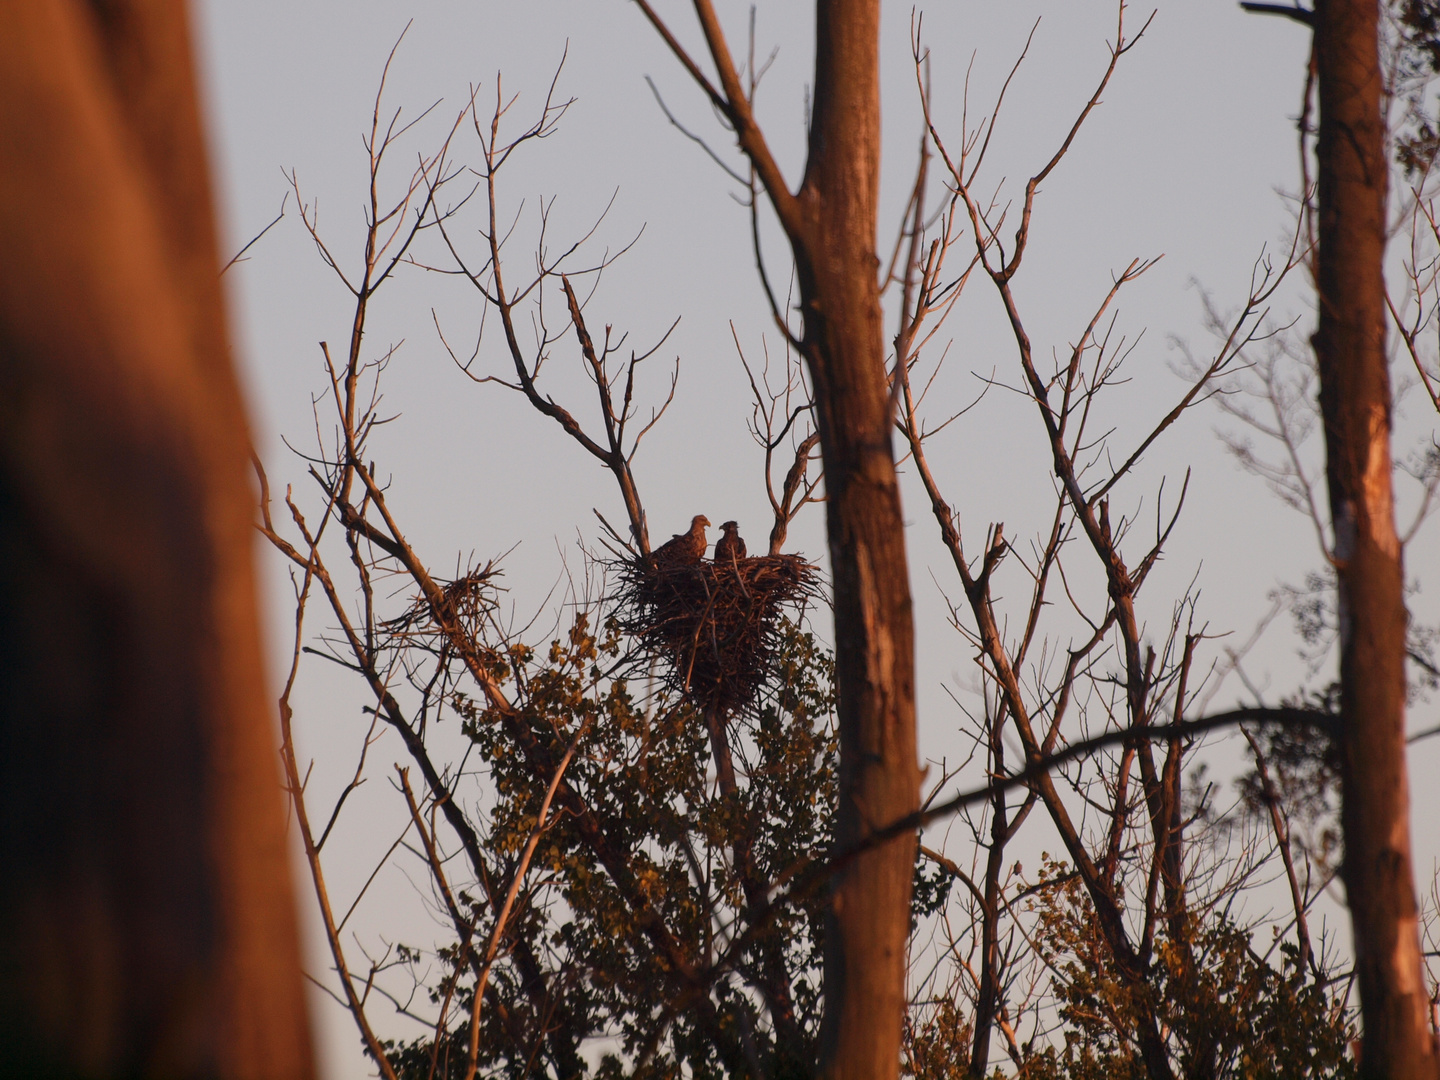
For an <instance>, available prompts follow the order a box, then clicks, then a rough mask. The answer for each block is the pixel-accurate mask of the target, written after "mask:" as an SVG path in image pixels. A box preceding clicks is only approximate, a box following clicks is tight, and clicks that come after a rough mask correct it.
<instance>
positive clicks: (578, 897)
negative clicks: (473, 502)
mask: <svg viewBox="0 0 1440 1080" xmlns="http://www.w3.org/2000/svg"><path fill="white" fill-rule="evenodd" d="M781 641H782V647H781V650H780V653H779V655H778V657H777V661H776V668H775V675H774V678H773V679H772V680H771V683H772V685H771V686H770V687H769V688H768V689H767V690H766V692H765V693H764V694H762V696H761V698H760V700H759V702H758V704H757V705H756V706H755V707H754V708H753V709H751V710H750V711H749V712H747V713H746V714H744V715H740V716H737V717H732V718H731V720H730V723H729V735H730V741H731V745H732V748H733V752H734V756H735V767H736V772H737V773H738V774H740V775H741V776H743V777H745V778H746V780H745V782H744V783H743V784H742V785H741V786H740V788H739V790H738V791H737V792H736V793H735V794H734V796H733V797H728V798H727V797H726V796H724V795H722V794H721V793H719V792H718V791H717V790H716V786H715V784H714V780H713V775H714V770H713V763H712V761H711V746H710V740H709V735H708V731H707V728H706V726H705V723H704V719H703V717H701V716H700V715H698V713H697V712H696V710H695V709H694V708H693V707H692V706H691V705H690V704H689V703H687V702H685V701H683V700H675V699H674V698H673V697H667V696H665V695H664V694H663V693H662V694H661V695H659V696H657V697H655V698H653V699H651V700H649V701H647V702H643V703H642V702H641V701H640V700H637V698H636V697H635V696H634V695H633V694H632V692H631V689H630V684H629V683H628V682H627V681H626V680H625V679H623V678H614V677H609V676H607V674H606V670H607V669H609V668H613V667H615V666H616V664H617V661H618V660H619V659H620V657H621V650H622V647H623V644H624V643H623V641H622V638H621V635H620V634H619V631H618V630H617V628H616V627H615V626H614V624H613V623H612V624H611V625H609V626H607V627H605V628H604V630H603V632H602V633H601V634H600V635H596V634H595V633H593V632H592V631H591V629H590V627H589V625H588V622H587V620H586V619H585V618H584V617H583V616H582V617H581V618H580V619H578V620H577V622H576V623H575V625H574V626H573V627H572V629H571V631H570V633H569V635H568V637H567V638H566V639H564V640H557V641H554V642H552V643H551V645H550V648H549V649H548V650H547V651H545V652H537V651H535V650H532V649H529V648H527V647H525V646H522V645H514V646H511V647H510V648H509V649H508V651H507V652H506V654H505V656H504V658H503V664H502V665H500V666H499V667H498V668H497V670H496V672H495V675H496V677H497V678H498V679H499V680H500V681H501V682H502V685H503V687H504V689H505V691H506V694H507V696H508V697H509V699H510V701H511V703H512V704H513V706H514V708H513V709H512V710H511V711H509V712H508V713H507V714H505V715H502V714H501V713H500V712H499V711H498V710H496V709H495V708H492V707H488V706H486V705H485V704H483V703H477V702H475V701H472V700H470V699H468V698H463V697H457V698H456V699H455V702H454V704H455V706H456V708H457V710H458V711H459V713H460V715H461V716H462V717H463V720H464V732H465V735H466V736H467V737H468V739H469V740H470V742H471V744H472V745H473V747H474V753H475V754H476V755H477V756H478V758H479V760H480V763H481V766H482V768H483V771H484V773H485V774H486V775H487V777H488V781H489V782H488V784H487V785H486V786H487V787H488V788H490V789H491V790H493V792H494V793H495V798H494V801H493V805H491V806H490V807H488V830H487V831H488V836H487V838H486V845H487V847H488V848H489V850H490V852H491V853H492V854H493V855H494V856H496V857H497V858H498V859H503V860H504V861H505V863H506V872H507V873H508V872H509V868H510V867H511V866H513V863H514V861H515V860H516V858H517V857H518V853H519V852H520V850H521V849H522V847H523V846H524V844H525V842H526V839H527V837H528V836H529V835H530V833H531V831H532V830H533V828H534V825H535V822H536V819H537V816H538V814H539V809H540V804H541V800H542V799H543V796H544V789H545V783H544V782H543V777H541V776H539V775H537V771H536V770H535V769H534V768H533V763H532V762H531V761H530V760H529V759H527V756H526V754H525V753H524V752H523V746H524V744H525V742H526V741H527V740H529V741H530V742H531V744H533V745H535V746H539V747H542V748H546V750H547V752H548V753H549V754H550V756H551V757H552V758H553V759H554V760H558V758H559V756H560V749H559V748H563V747H564V746H566V745H567V744H568V743H569V742H570V740H571V739H573V738H574V736H575V733H576V732H577V731H580V730H581V728H582V727H584V728H585V734H584V735H583V737H582V738H581V740H580V743H579V746H578V750H577V753H576V755H575V758H574V761H573V763H572V764H571V766H570V768H569V770H568V771H567V773H566V782H567V783H568V785H569V786H570V787H571V788H572V789H573V790H574V792H575V793H576V794H577V796H578V798H579V801H580V802H581V803H583V804H584V806H585V807H588V808H589V811H590V814H589V817H588V818H587V819H586V820H582V819H581V817H580V815H578V814H577V813H576V812H575V811H574V809H573V807H570V806H565V805H561V803H559V802H557V804H556V806H557V812H556V814H555V816H554V818H553V819H552V821H553V824H552V825H551V826H550V827H549V828H548V829H547V831H546V832H545V834H544V836H543V838H542V840H541V841H540V844H539V846H538V848H537V849H536V853H535V856H534V860H533V863H532V865H531V870H530V875H529V878H528V879H527V883H528V887H527V890H526V897H525V899H526V900H527V903H526V904H525V905H524V913H523V916H522V917H521V918H519V919H518V920H517V921H515V922H513V923H512V924H511V926H510V927H508V928H507V942H508V943H509V944H510V945H511V946H512V947H513V945H514V943H515V942H516V940H517V939H519V938H522V937H523V938H524V939H525V941H526V942H527V943H528V945H529V947H530V950H531V952H532V953H533V954H534V955H536V956H538V957H543V958H544V959H545V962H546V966H547V967H548V968H549V969H550V970H551V971H552V972H555V973H557V974H558V977H556V976H555V975H552V977H551V979H550V985H551V987H552V989H553V990H555V991H558V995H559V996H558V999H556V1000H553V1001H550V1002H548V1003H547V1005H548V1008H549V1010H550V1012H551V1013H552V1015H551V1016H548V1017H547V1016H544V1015H542V1013H543V1012H544V1011H545V1009H544V1008H542V1007H541V1006H539V1005H537V1003H535V1002H534V1001H532V1000H531V999H530V998H529V997H527V995H526V992H525V987H524V985H523V983H524V980H525V975H524V972H522V971H521V970H520V967H519V965H518V964H517V963H516V961H515V958H514V951H513V948H512V949H511V950H507V953H506V955H505V957H504V960H503V962H501V963H498V964H497V966H496V968H495V971H494V972H493V973H492V976H491V979H492V983H493V984H494V986H495V993H493V994H490V993H487V1001H486V1007H485V1009H484V1011H483V1019H482V1022H481V1050H480V1062H481V1067H482V1074H483V1075H506V1076H514V1077H516V1078H517V1080H518V1078H519V1077H520V1076H524V1075H533V1074H534V1072H535V1061H534V1057H535V1053H536V1050H537V1047H541V1046H543V1043H544V1038H543V1036H542V1032H543V1031H544V1030H545V1029H546V1028H547V1027H551V1026H553V1024H554V1022H555V1017H556V1016H563V1017H565V1018H566V1019H567V1022H568V1023H569V1024H571V1025H572V1026H573V1027H574V1029H575V1030H577V1031H579V1032H581V1033H583V1035H584V1037H586V1038H597V1037H601V1036H603V1037H606V1038H608V1039H611V1040H615V1041H616V1042H617V1043H618V1046H619V1052H618V1053H611V1054H609V1055H606V1056H605V1057H604V1058H603V1059H602V1060H601V1062H600V1065H599V1068H598V1073H599V1075H601V1076H613V1075H619V1074H620V1073H621V1072H623V1071H625V1069H627V1068H633V1067H634V1066H635V1064H636V1063H637V1062H643V1063H644V1067H643V1069H642V1070H641V1072H642V1073H643V1074H644V1075H647V1076H657V1077H658V1076H672V1075H679V1074H680V1073H684V1074H685V1075H688V1076H695V1077H720V1076H724V1075H727V1074H729V1073H731V1072H733V1070H734V1067H735V1066H736V1065H737V1064H738V1058H733V1057H732V1059H731V1060H722V1059H721V1055H720V1054H719V1053H718V1052H717V1050H716V1045H715V1044H716V1042H717V1039H716V1038H715V1036H716V1035H717V1033H718V1034H719V1035H720V1036H721V1038H720V1040H719V1041H720V1042H721V1043H722V1044H726V1045H729V1046H732V1047H733V1048H735V1049H736V1051H737V1052H738V1048H739V1047H741V1046H742V1045H743V1044H744V1043H745V1042H746V1041H747V1040H748V1041H749V1042H750V1043H751V1045H752V1048H753V1052H754V1053H755V1054H756V1055H757V1056H758V1057H759V1059H760V1060H761V1061H762V1062H764V1063H765V1069H766V1074H767V1076H778V1075H781V1074H782V1073H783V1072H784V1071H785V1068H784V1066H785V1064H786V1061H787V1060H788V1058H787V1056H786V1055H783V1054H780V1053H779V1051H778V1048H777V1046H776V1040H775V1036H774V1032H773V1031H771V1030H769V1028H768V1026H767V1024H766V1023H765V1022H763V1021H762V1019H761V1018H762V1016H763V1015H764V1010H763V1009H757V1007H756V1001H757V999H758V997H759V996H760V991H759V990H758V989H757V987H759V986H761V985H763V984H765V983H766V981H767V980H770V981H771V982H773V981H774V980H775V979H776V977H777V974H778V977H779V978H780V979H782V980H783V982H784V983H785V991H786V993H787V994H788V995H789V997H790V999H791V1001H792V1003H793V1008H794V1015H795V1022H796V1025H797V1027H798V1029H799V1031H800V1032H801V1034H802V1036H803V1038H804V1040H805V1042H806V1046H805V1047H804V1048H803V1049H804V1050H805V1054H804V1055H803V1056H804V1057H805V1058H809V1057H811V1054H810V1050H811V1049H812V1047H813V1040H814V1038H815V1035H816V1034H817V1032H818V1027H819V1019H820V1008H821V996H820V993H821V988H820V965H821V955H822V947H823V939H822V925H823V918H822V911H821V909H820V906H819V902H818V901H817V902H813V903H809V904H804V905H799V906H797V907H794V908H786V909H783V910H780V911H778V912H775V913H773V914H772V916H771V918H770V921H769V922H768V924H767V925H766V927H765V929H764V930H763V931H762V932H760V933H758V934H757V935H755V936H754V940H753V941H752V942H751V944H750V946H749V947H748V948H746V949H745V950H743V952H741V953H740V954H739V955H737V956H735V957H733V958H731V960H730V962H729V963H728V964H727V965H726V974H725V976H724V977H722V978H721V979H720V980H718V981H717V982H716V984H715V986H714V987H713V988H712V990H711V992H710V993H708V994H704V995H703V1000H704V1002H708V1003H712V1006H711V1007H691V1008H680V1009H676V1008H674V1007H673V1006H674V1005H675V1003H677V1002H684V1001H686V1000H688V999H687V994H690V993H691V991H692V990H693V987H692V984H691V983H690V982H688V981H687V978H688V976H687V969H688V970H689V971H701V970H704V969H705V968H707V967H708V966H709V965H711V964H713V963H714V962H715V961H716V960H717V958H718V957H719V956H720V955H721V954H722V953H723V951H724V950H725V948H726V946H727V942H728V940H729V937H730V936H731V935H732V934H734V933H735V932H737V931H739V930H743V929H744V928H745V927H746V926H747V925H748V923H749V921H750V920H749V917H748V916H749V912H748V910H747V904H746V895H745V889H744V883H743V882H742V881H741V879H740V874H739V872H738V870H737V866H736V859H735V854H734V853H735V850H736V845H737V843H738V844H741V845H742V846H743V849H744V850H746V851H748V852H749V856H750V859H751V861H752V863H753V866H754V874H755V876H756V877H757V878H758V879H759V880H761V881H763V882H769V881H773V880H775V879H776V878H778V877H779V876H780V875H781V874H782V873H783V872H784V871H786V870H787V869H789V868H790V867H791V866H792V864H794V863H795V862H796V861H797V860H799V859H801V858H802V857H806V856H811V855H814V854H815V853H816V852H817V851H824V850H826V849H828V846H829V844H830V827H831V820H832V816H833V806H834V802H835V763H836V751H837V747H836V739H835V733H834V726H833V719H832V716H833V711H834V697H833V690H832V688H831V686H832V674H833V664H832V661H831V658H830V656H829V655H828V654H827V653H826V652H825V651H824V650H823V649H821V648H820V646H819V645H818V644H817V643H816V642H815V640H814V638H813V637H812V636H811V635H810V634H807V633H804V632H802V631H801V630H800V629H799V628H798V627H796V626H794V625H793V624H789V623H787V624H785V626H784V630H783V634H782V636H781ZM587 829H594V830H598V836H599V838H600V839H599V841H598V846H597V840H596V833H595V832H594V831H591V832H587ZM607 854H608V855H609V856H610V858H608V859H607V858H605V857H602V856H604V855H607ZM476 892H477V893H478V892H479V890H476ZM465 899H466V903H467V904H468V905H469V907H470V911H471V913H472V915H473V917H474V919H475V921H476V924H477V925H478V926H479V927H481V934H482V935H483V934H485V933H487V932H488V931H487V929H486V928H487V927H488V926H489V925H490V909H489V907H488V905H487V903H486V902H485V899H484V897H483V895H470V894H467V895H466V898H465ZM657 927H658V928H659V929H657ZM667 942H668V948H667V944H666V943H667ZM482 947H483V945H482ZM442 959H443V960H444V961H445V963H446V964H447V965H449V968H450V970H449V973H448V975H447V981H445V982H442V983H440V984H439V985H437V986H434V987H432V988H431V991H430V992H431V997H432V999H433V1000H434V1001H435V1002H436V1003H437V1004H438V1003H439V1002H440V1001H441V1000H443V998H444V995H445V993H446V991H447V989H448V988H449V985H450V981H453V980H455V969H456V967H457V966H459V964H460V961H461V959H462V958H461V955H460V950H459V949H458V947H452V948H451V949H448V950H446V951H445V952H443V953H442ZM459 982H460V984H461V985H460V986H458V987H457V988H456V990H455V1000H454V1001H453V1002H452V1004H451V1006H450V1013H451V1016H452V1017H454V1018H456V1019H457V1020H458V1021H459V1022H457V1023H453V1024H452V1025H451V1031H450V1034H449V1035H448V1036H447V1038H446V1039H445V1040H444V1045H443V1046H442V1050H441V1054H440V1058H441V1061H442V1066H441V1067H440V1068H438V1069H437V1071H436V1075H437V1076H442V1077H447V1078H448V1077H452V1076H463V1074H464V1069H465V1065H466V1058H467V1054H466V1048H467V1046H468V1040H469V1027H468V1022H467V1021H466V1020H465V1018H466V1017H468V1014H469V1009H470V1006H471V1002H472V1001H473V997H471V996H470V995H471V994H472V993H473V989H472V987H473V982H474V980H473V976H471V975H469V974H463V975H462V976H461V978H460V980H459ZM491 998H493V999H494V1002H495V1004H494V1005H492V1003H491V1000H490V999H491ZM433 1050H434V1047H433V1044H432V1042H431V1040H428V1039H420V1040H416V1041H413V1042H410V1043H405V1044H400V1045H397V1046H394V1047H393V1052H392V1058H391V1060H392V1063H393V1064H394V1065H395V1067H396V1070H397V1072H398V1073H399V1075H401V1076H402V1077H405V1078H410V1077H415V1078H419V1077H428V1076H429V1075H430V1066H431V1055H432V1052H433ZM794 1056H795V1054H794V1052H793V1050H792V1052H791V1054H790V1055H789V1057H794Z"/></svg>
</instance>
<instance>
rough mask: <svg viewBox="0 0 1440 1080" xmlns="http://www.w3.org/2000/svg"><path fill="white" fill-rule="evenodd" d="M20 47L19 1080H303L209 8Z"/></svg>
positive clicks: (8, 47)
mask: <svg viewBox="0 0 1440 1080" xmlns="http://www.w3.org/2000/svg"><path fill="white" fill-rule="evenodd" d="M0 25H3V26H4V28H5V29H4V32H3V33H0V146H3V147H4V150H3V152H0V247H3V250H4V252H5V255H4V258H3V259H0V686H3V687H4V704H3V706H0V865H3V867H4V871H3V873H0V1041H3V1043H4V1045H5V1047H6V1051H5V1055H4V1057H3V1063H0V1074H3V1075H6V1076H11V1075H13V1076H22V1075H85V1076H96V1077H104V1076H122V1075H123V1076H142V1075H144V1076H149V1075H167V1076H171V1075H173V1076H194V1077H199V1076H207V1077H255V1078H262V1077H266V1078H268V1077H276V1078H289V1077H308V1076H309V1075H311V1061H310V1046H309V1035H308V1030H307V1024H306V1019H305V1003H304V997H303V991H302V986H301V982H300V972H299V955H298V953H299V950H298V942H297V933H296V927H295V912H294V906H293V902H292V899H291V894H290V890H289V879H288V859H287V854H286V845H285V840H284V830H283V819H282V817H281V807H280V788H279V783H278V779H279V777H278V771H277V769H276V762H275V757H274V742H275V739H274V734H273V731H272V729H271V723H270V720H269V719H268V717H269V715H270V707H269V704H268V703H267V701H266V695H265V684H264V679H263V672H262V664H261V655H260V642H259V628H258V623H257V617H256V610H255V602H254V579H253V568H252V565H251V553H252V544H253V535H254V534H253V529H252V521H251V508H252V506H253V499H252V497H251V492H250V488H249V482H248V479H247V471H246V470H247V460H248V455H249V438H248V435H247V432H246V426H245V420H244V416H243V411H242V407H241V401H240V395H239V390H238V387H237V385H236V382H235V379H234V375H233V372H232V370H231V368H230V363H229V355H228V350H227V348H226V331H225V325H224V318H223V312H222V306H221V298H220V289H219V283H218V267H219V263H218V260H217V258H216V252H215V245H214V235H213V231H212V225H211V207H210V196H209V190H208V175H207V166H206V162H205V154H204V143H203V138H202V135H201V129H200V123H199V114H198V110H197V107H196V101H195V94H194V85H193V74H192V68H191V63H190V54H189V27H188V22H187V19H186V14H185V8H184V5H183V2H182V0H143V2H142V0H115V2H110V3H104V4H102V3H80V2H78V0H3V2H0Z"/></svg>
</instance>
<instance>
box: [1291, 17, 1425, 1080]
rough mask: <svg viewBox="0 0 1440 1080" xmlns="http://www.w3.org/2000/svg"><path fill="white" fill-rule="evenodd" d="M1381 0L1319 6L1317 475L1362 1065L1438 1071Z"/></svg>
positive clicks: (1396, 1072)
mask: <svg viewBox="0 0 1440 1080" xmlns="http://www.w3.org/2000/svg"><path fill="white" fill-rule="evenodd" d="M1379 15H1380V11H1379V3H1378V0H1318V2H1317V4H1316V10H1315V63H1316V76H1317V80H1318V84H1319V95H1320V131H1319V141H1318V144H1317V148H1316V154H1317V159H1318V165H1319V194H1318V199H1319V234H1318V235H1319V246H1318V251H1317V253H1316V272H1315V277H1316V288H1317V292H1318V295H1319V303H1320V317H1319V327H1318V329H1317V330H1316V333H1315V337H1314V346H1315V354H1316V359H1317V361H1318V364H1319V369H1320V407H1321V413H1322V415H1323V417H1324V425H1325V446H1326V477H1327V480H1328V483H1329V490H1330V513H1331V520H1332V523H1333V527H1334V545H1335V546H1334V556H1335V563H1336V570H1337V573H1338V577H1339V620H1340V688H1341V691H1340V693H1341V714H1342V721H1343V722H1342V732H1343V734H1342V737H1341V758H1342V784H1343V800H1344V806H1343V823H1344V832H1345V867H1344V877H1345V889H1346V894H1347V896H1348V899H1349V904H1350V913H1351V919H1352V921H1353V923H1354V934H1355V972H1356V976H1357V982H1358V984H1359V989H1360V1009H1361V1018H1362V1022H1363V1028H1364V1043H1363V1054H1362V1061H1361V1070H1362V1073H1363V1074H1364V1075H1367V1076H1375V1077H1395V1078H1402V1077H1404V1078H1409V1077H1425V1078H1426V1080H1433V1078H1434V1077H1435V1076H1436V1075H1437V1069H1436V1056H1435V1048H1434V1047H1433V1045H1432V1043H1431V1039H1430V1033H1429V1030H1428V1025H1427V1023H1426V1005H1427V1001H1426V993H1425V986H1424V981H1423V977H1422V971H1421V959H1420V947H1419V937H1418V929H1417V923H1416V905H1415V891H1414V884H1413V877H1412V872H1411V865H1410V822H1409V810H1410V799H1409V788H1408V783H1407V779H1406V767H1405V671H1404V662H1405V659H1404V658H1405V631H1406V622H1407V615H1406V611H1405V600H1404V576H1403V569H1402V561H1401V550H1400V542H1399V539H1398V538H1397V536H1396V532H1395V515H1394V506H1393V502H1392V496H1391V461H1390V382H1389V373H1388V369H1387V366H1386V356H1385V318H1386V311H1385V281H1384V269H1383V262H1384V253H1385V190H1386V178H1387V174H1388V171H1389V168H1388V165H1389V163H1388V162H1387V161H1386V155H1385V131H1384V118H1383V115H1382V111H1381V108H1382V104H1381V103H1382V81H1381V72H1380V62H1379V50H1378V37H1377V27H1378V21H1379Z"/></svg>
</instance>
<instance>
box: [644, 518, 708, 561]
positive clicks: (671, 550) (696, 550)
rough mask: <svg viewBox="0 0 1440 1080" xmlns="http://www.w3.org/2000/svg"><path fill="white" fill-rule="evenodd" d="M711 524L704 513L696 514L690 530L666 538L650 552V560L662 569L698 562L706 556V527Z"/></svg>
mask: <svg viewBox="0 0 1440 1080" xmlns="http://www.w3.org/2000/svg"><path fill="white" fill-rule="evenodd" d="M709 524H710V519H709V518H707V517H706V516H705V515H704V514H696V515H695V516H694V518H692V519H691V521H690V531H689V532H687V533H677V534H676V535H674V536H672V537H671V538H670V539H669V540H666V541H665V543H663V544H661V545H660V546H659V547H658V548H656V549H655V550H654V551H652V552H651V553H650V561H651V562H652V563H653V564H654V565H655V566H656V567H657V568H658V569H662V570H668V569H670V568H671V567H676V566H693V565H694V564H695V563H698V562H699V561H700V560H701V559H703V558H704V557H705V547H706V543H705V527H706V526H707V525H709Z"/></svg>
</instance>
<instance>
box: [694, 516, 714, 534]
mask: <svg viewBox="0 0 1440 1080" xmlns="http://www.w3.org/2000/svg"><path fill="white" fill-rule="evenodd" d="M709 526H710V519H709V518H707V517H706V516H705V515H704V514H696V515H695V516H694V517H693V518H691V519H690V531H691V532H704V531H705V529H707V528H709Z"/></svg>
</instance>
